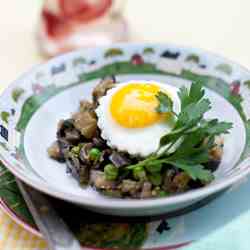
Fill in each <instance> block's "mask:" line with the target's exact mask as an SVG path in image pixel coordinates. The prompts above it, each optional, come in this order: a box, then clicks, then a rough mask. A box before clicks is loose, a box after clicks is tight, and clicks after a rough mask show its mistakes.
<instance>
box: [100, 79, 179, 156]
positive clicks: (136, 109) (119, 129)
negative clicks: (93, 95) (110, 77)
mask: <svg viewBox="0 0 250 250" xmlns="http://www.w3.org/2000/svg"><path fill="white" fill-rule="evenodd" d="M159 91H161V92H164V93H165V94H167V95H168V97H170V98H171V100H172V102H173V111H174V112H175V113H176V114H178V113H179V112H180V109H181V102H180V99H179V97H178V94H177V91H178V89H177V88H176V87H173V86H171V85H168V84H163V83H159V82H156V81H138V80H135V81H129V82H124V83H120V84H117V86H116V87H114V88H112V89H110V90H109V91H108V92H107V94H106V95H105V96H103V97H102V98H100V100H99V106H98V107H97V109H96V114H97V117H98V122H97V124H98V127H99V128H100V130H101V136H102V138H103V139H105V140H106V141H107V144H108V145H109V146H110V147H112V148H116V149H117V150H119V151H123V152H127V153H129V154H131V155H138V156H142V157H146V156H148V155H150V154H152V153H154V152H156V151H157V149H158V147H159V142H160V138H161V137H162V136H163V135H165V134H167V133H169V132H171V130H172V129H173V126H174V124H175V117H174V115H173V114H171V113H164V114H161V113H158V112H157V111H156V107H157V106H158V104H159V101H158V99H157V98H156V95H157V93H158V92H159Z"/></svg>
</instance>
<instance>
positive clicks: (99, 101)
mask: <svg viewBox="0 0 250 250" xmlns="http://www.w3.org/2000/svg"><path fill="white" fill-rule="evenodd" d="M210 109H211V102H210V101H209V99H208V98H207V97H205V90H204V89H203V88H202V84H201V83H200V82H193V83H192V84H191V87H190V89H188V88H186V87H184V86H183V87H181V88H180V89H178V88H176V87H173V86H171V85H168V84H163V83H159V82H157V81H139V80H135V81H129V82H123V83H117V82H116V79H115V77H113V76H112V77H106V78H105V79H103V80H102V81H101V83H99V84H98V85H97V86H96V87H95V88H94V90H93V93H92V101H91V102H90V101H87V100H83V101H81V102H80V108H79V111H78V112H77V113H75V114H73V115H72V117H71V118H69V119H66V120H61V121H60V122H59V124H58V129H57V140H56V142H54V143H53V144H52V145H51V147H49V149H48V154H49V156H50V157H51V158H53V159H55V160H58V161H59V162H66V165H67V172H69V173H71V174H72V176H74V177H75V178H76V179H77V180H78V181H79V183H80V184H82V185H91V186H92V187H94V188H95V189H97V190H98V191H100V192H102V193H103V194H105V195H109V196H113V197H119V198H137V199H144V198H152V197H165V196H169V195H173V194H176V193H182V192H185V191H188V190H191V189H195V188H198V187H203V186H206V185H208V184H209V183H210V182H211V181H213V179H214V174H213V172H214V171H215V170H216V169H217V168H218V166H219V164H220V162H221V159H222V155H223V143H224V142H223V136H222V135H223V134H226V133H229V130H230V128H231V127H232V124H231V123H228V122H224V121H219V120H218V119H205V117H204V115H205V113H206V112H207V111H209V110H210Z"/></svg>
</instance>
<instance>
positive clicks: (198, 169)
mask: <svg viewBox="0 0 250 250" xmlns="http://www.w3.org/2000/svg"><path fill="white" fill-rule="evenodd" d="M171 164H172V165H174V166H175V167H177V168H179V169H182V170H183V171H185V172H186V173H187V174H188V175H189V176H190V177H191V178H192V179H193V180H201V181H204V182H208V183H209V182H211V181H212V180H213V179H214V176H213V174H212V173H211V171H209V170H207V169H205V168H204V166H202V165H200V164H197V165H189V164H188V162H186V161H175V162H171Z"/></svg>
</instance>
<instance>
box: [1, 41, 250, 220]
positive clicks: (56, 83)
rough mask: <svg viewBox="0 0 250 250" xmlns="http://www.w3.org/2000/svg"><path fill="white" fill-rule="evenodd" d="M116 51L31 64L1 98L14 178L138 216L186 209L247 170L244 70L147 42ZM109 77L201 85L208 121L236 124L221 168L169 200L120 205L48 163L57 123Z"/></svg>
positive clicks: (4, 149)
mask: <svg viewBox="0 0 250 250" xmlns="http://www.w3.org/2000/svg"><path fill="white" fill-rule="evenodd" d="M148 47H150V48H152V49H146V48H148ZM115 48H119V49H120V50H121V54H122V55H119V56H115V55H113V56H112V50H110V48H98V49H89V50H83V51H76V52H73V53H69V54H66V55H64V56H61V57H57V58H55V59H53V60H51V61H49V62H48V63H46V64H44V65H41V66H38V67H35V68H34V69H33V70H31V71H30V72H28V73H26V74H25V75H24V76H22V77H21V78H19V79H18V80H17V81H15V82H14V83H13V84H11V86H10V87H9V88H8V89H7V90H6V91H5V92H4V93H3V95H2V97H1V100H0V111H1V117H2V121H1V131H0V134H1V135H2V138H1V139H0V140H1V141H0V145H1V147H0V156H1V159H2V160H3V162H4V163H5V165H6V166H7V167H8V168H9V170H10V171H11V172H12V173H14V174H15V175H16V176H18V177H19V178H20V179H22V180H23V181H25V182H26V183H28V184H30V185H32V186H33V187H35V188H37V189H38V190H41V191H43V192H45V193H47V194H50V195H52V196H55V197H58V198H61V199H65V200H68V201H71V202H73V203H77V204H80V205H82V206H87V207H88V208H90V209H93V210H95V211H99V212H102V213H108V214H114V215H132V216H142V215H153V214H154V215H155V214H160V213H164V212H169V211H174V210H176V209H180V208H183V207H186V206H188V205H190V204H193V203H194V202H197V201H199V200H201V199H203V198H205V197H207V196H208V195H210V194H213V193H216V192H218V191H220V190H223V189H225V188H228V187H229V186H231V185H232V184H234V183H235V182H237V181H238V180H239V179H241V178H242V177H244V176H246V175H247V174H248V173H249V172H250V168H249V155H250V149H249V138H248V137H247V134H249V124H250V122H249V120H248V119H249V117H250V111H249V106H250V105H249V99H250V98H249V96H250V91H249V89H248V85H249V82H248V80H249V79H250V74H249V72H248V71H246V70H245V69H243V68H242V67H240V66H238V65H236V64H234V63H232V62H230V61H228V60H225V59H223V58H221V57H218V56H215V55H213V54H210V53H207V52H204V51H201V50H198V49H190V48H182V47H175V46H169V45H148V44H131V45H117V46H115ZM108 50H109V52H110V53H108V54H109V56H108V57H107V56H105V55H107V51H108ZM134 54H139V55H140V56H141V58H142V60H141V61H143V63H142V64H140V65H135V63H136V62H134V61H133V60H132V59H131V58H132V56H133V55H134ZM173 57H174V58H173ZM110 74H114V75H116V77H117V79H118V81H127V80H131V79H144V80H157V81H160V82H162V83H168V84H172V85H175V86H177V87H180V86H182V85H189V84H190V82H191V80H195V79H200V80H202V82H203V83H204V86H205V87H206V90H207V91H206V94H207V96H208V97H209V98H210V99H211V101H212V106H213V109H212V110H211V111H210V112H209V114H208V116H209V117H215V118H219V119H221V120H226V121H230V122H233V124H234V127H233V129H232V130H231V132H230V135H227V136H226V137H225V149H224V154H223V159H222V163H221V165H220V167H219V169H218V171H216V179H215V181H214V182H213V183H212V184H210V185H209V186H207V187H204V188H201V189H198V190H195V191H189V192H187V193H184V194H180V195H176V196H172V197H168V198H160V199H154V200H120V199H114V198H108V197H105V196H102V195H100V194H98V193H97V192H95V191H94V190H92V189H91V188H86V189H84V188H82V187H80V186H79V185H78V183H77V182H76V181H75V180H74V179H73V178H72V177H71V176H70V175H67V174H66V173H65V166H64V165H62V164H59V163H56V162H55V161H53V160H51V159H49V158H48V156H47V153H46V149H47V148H48V146H49V145H50V144H51V142H52V141H53V140H54V139H55V135H56V124H57V122H58V120H60V119H61V118H67V117H69V115H70V114H71V113H72V112H74V111H75V110H76V109H77V108H78V105H79V100H81V99H85V98H90V94H91V90H92V88H93V87H94V85H95V84H97V83H98V82H99V80H100V78H102V77H103V76H105V75H110Z"/></svg>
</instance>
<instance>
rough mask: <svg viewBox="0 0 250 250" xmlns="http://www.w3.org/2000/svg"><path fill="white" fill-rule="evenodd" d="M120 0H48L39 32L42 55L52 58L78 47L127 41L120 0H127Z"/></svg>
mask: <svg viewBox="0 0 250 250" xmlns="http://www.w3.org/2000/svg"><path fill="white" fill-rule="evenodd" d="M119 1H120V4H119V2H118V0H116V1H114V0H113V1H112V0H46V1H45V2H44V6H43V8H42V11H41V17H40V22H39V28H38V33H37V38H38V44H39V48H40V50H41V52H42V54H43V55H45V56H47V57H52V56H55V55H58V54H61V53H63V52H67V51H70V50H73V49H77V48H82V47H92V46H98V45H109V44H112V43H114V42H120V41H127V39H128V30H127V24H126V21H125V20H124V18H123V16H122V15H121V6H122V5H121V1H122V3H123V4H124V2H125V0H119ZM117 2H118V4H117ZM119 7H120V8H119Z"/></svg>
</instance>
